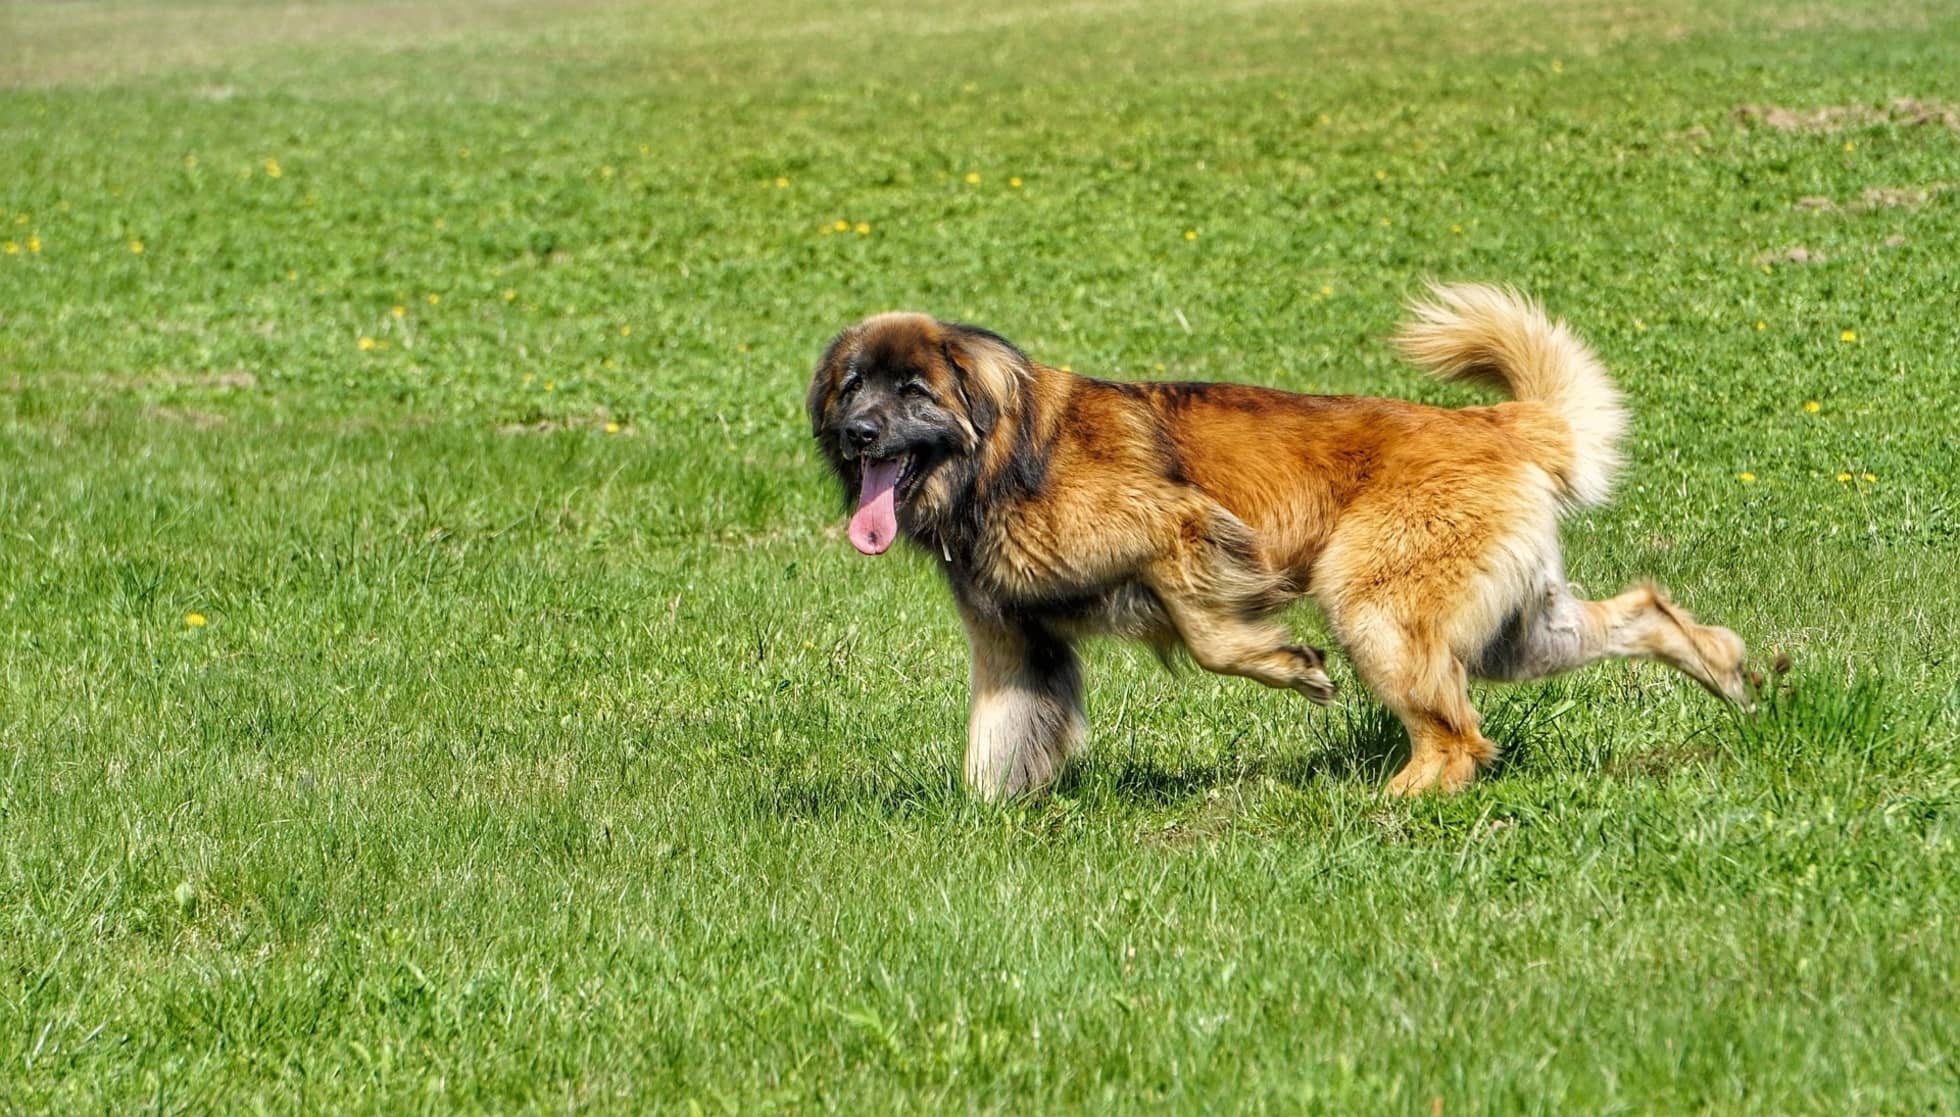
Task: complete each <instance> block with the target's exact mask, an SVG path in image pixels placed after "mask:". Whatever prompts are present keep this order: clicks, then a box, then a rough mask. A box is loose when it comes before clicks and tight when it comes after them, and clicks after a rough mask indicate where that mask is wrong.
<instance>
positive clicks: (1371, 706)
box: [755, 690, 1571, 819]
mask: <svg viewBox="0 0 1960 1117" xmlns="http://www.w3.org/2000/svg"><path fill="white" fill-rule="evenodd" d="M1479 700H1480V704H1482V705H1484V706H1486V707H1487V708H1488V711H1489V712H1488V716H1487V717H1486V718H1485V721H1484V727H1485V730H1486V732H1487V733H1488V734H1489V735H1490V736H1491V738H1492V739H1493V740H1496V741H1499V742H1501V743H1502V745H1503V746H1504V753H1503V756H1502V757H1501V758H1500V759H1499V761H1498V763H1497V765H1495V766H1494V767H1493V768H1492V769H1490V770H1489V771H1488V772H1487V776H1497V775H1500V774H1501V773H1502V771H1503V770H1504V768H1505V767H1506V766H1508V765H1510V764H1514V763H1518V762H1519V760H1520V758H1521V757H1522V758H1529V757H1530V756H1532V755H1533V754H1535V753H1537V752H1539V751H1541V750H1543V749H1545V747H1546V746H1547V745H1548V744H1549V743H1550V742H1551V741H1552V740H1553V739H1554V738H1555V736H1556V734H1557V732H1558V729H1557V726H1558V722H1559V719H1560V718H1561V717H1562V716H1563V715H1564V713H1565V712H1566V710H1568V709H1570V707H1571V703H1570V702H1565V701H1561V700H1560V699H1559V692H1557V691H1556V690H1535V691H1520V692H1510V693H1509V694H1504V693H1502V692H1498V693H1491V692H1486V693H1485V694H1482V695H1480V696H1479ZM1302 726H1303V733H1302V737H1303V740H1302V745H1303V747H1302V748H1300V749H1299V750H1297V751H1291V750H1289V751H1287V752H1285V753H1284V754H1281V755H1275V756H1251V757H1247V756H1238V755H1234V754H1233V753H1232V752H1231V751H1230V750H1229V749H1228V750H1225V752H1224V754H1223V755H1219V756H1216V757H1214V758H1211V759H1207V760H1203V761H1193V762H1190V763H1179V762H1176V760H1175V759H1174V758H1173V760H1172V762H1170V763H1165V762H1164V761H1163V760H1162V759H1160V758H1157V757H1146V756H1138V755H1133V754H1126V753H1124V752H1122V751H1121V748H1120V746H1117V745H1111V746H1106V747H1102V748H1099V749H1095V750H1092V751H1091V752H1090V754H1089V755H1088V756H1087V757H1086V758H1084V759H1083V761H1081V762H1080V763H1077V764H1075V765H1074V766H1072V767H1071V768H1070V769H1069V771H1068V772H1067V774H1065V775H1064V776H1063V778H1062V780H1061V782H1060V783H1059V784H1057V785H1056V787H1055V788H1054V791H1053V795H1052V797H1060V798H1069V799H1073V798H1076V797H1080V796H1085V795H1086V796H1091V797H1108V798H1112V799H1118V800H1125V801H1129V802H1133V803H1136V804H1139V805H1144V806H1174V805H1177V804H1180V803H1185V802H1189V801H1192V800H1197V799H1201V798H1203V797H1205V796H1206V795H1208V794H1210V793H1211V792H1212V791H1214V790H1217V789H1220V788H1227V787H1233V786H1238V785H1242V784H1247V783H1257V782H1262V781H1267V780H1270V781H1273V782H1275V783H1278V784H1280V785H1282V786H1285V787H1288V788H1292V789H1295V790H1304V789H1307V788H1309V787H1312V786H1314V785H1325V784H1329V783H1332V784H1351V785H1354V786H1356V787H1358V788H1361V789H1366V790H1374V789H1377V788H1380V787H1381V786H1382V785H1384V784H1386V783H1387V782H1388V779H1389V778H1390V777H1391V776H1393V775H1394V774H1395V772H1396V771H1398V770H1399V769H1400V768H1401V767H1402V765H1403V764H1405V763H1407V761H1408V758H1409V742H1408V737H1407V735H1406V734H1405V733H1404V732H1403V729H1402V724H1401V722H1400V721H1398V720H1397V719H1396V718H1395V715H1394V714H1392V713H1390V712H1389V711H1388V709H1387V708H1386V707H1384V706H1382V705H1381V704H1379V703H1377V702H1373V701H1369V700H1365V699H1356V700H1351V701H1348V702H1345V703H1342V704H1339V705H1337V706H1335V707H1333V708H1331V709H1329V710H1328V711H1327V712H1326V714H1325V715H1324V716H1319V717H1313V718H1310V719H1305V720H1303V722H1302ZM1527 762H1528V761H1527ZM958 763H959V757H958V755H957V753H948V754H946V755H945V756H940V755H938V754H937V753H926V754H921V755H912V756H900V755H892V756H889V757H887V758H886V759H885V760H884V762H883V763H873V764H869V765H867V766H865V767H861V768H856V769H852V770H841V771H836V770H833V771H820V772H810V771H804V772H799V773H796V774H793V775H791V774H784V775H782V776H780V777H779V778H776V779H773V780H768V781H767V782H766V786H764V787H762V788H759V789H758V792H757V794H756V801H755V805H756V809H757V810H758V811H760V812H762V813H764V814H766V815H770V816H774V817H793V818H801V819H836V818H842V817H844V816H847V815H866V814H869V815H874V816H882V817H887V818H900V817H916V816H920V815H928V814H931V815H944V814H949V813H957V812H959V811H962V810H966V809H969V808H976V807H979V806H980V805H979V804H976V803H975V802H974V800H972V798H971V797H970V796H969V795H968V794H967V792H966V789H965V788H964V787H963V786H962V785H961V782H960V776H959V768H958ZM1047 798H1051V796H1042V797H1038V798H1037V799H1035V800H1032V801H1033V802H1040V801H1042V800H1043V799H1047Z"/></svg>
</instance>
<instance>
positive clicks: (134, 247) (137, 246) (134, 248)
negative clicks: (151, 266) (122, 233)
mask: <svg viewBox="0 0 1960 1117" xmlns="http://www.w3.org/2000/svg"><path fill="white" fill-rule="evenodd" d="M129 250H130V251H131V252H134V253H135V254H136V255H138V256H141V255H142V254H143V242H142V241H140V240H133V241H130V242H129Z"/></svg>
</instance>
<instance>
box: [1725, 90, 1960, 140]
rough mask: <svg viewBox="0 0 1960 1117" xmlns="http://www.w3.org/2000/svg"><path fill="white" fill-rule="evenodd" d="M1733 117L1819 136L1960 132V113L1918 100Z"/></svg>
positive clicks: (1776, 108) (1743, 111) (1770, 109)
mask: <svg viewBox="0 0 1960 1117" xmlns="http://www.w3.org/2000/svg"><path fill="white" fill-rule="evenodd" d="M1731 115H1733V116H1734V118H1735V119H1736V121H1737V122H1738V123H1741V124H1744V125H1747V126H1750V127H1758V128H1768V129H1771V130H1772V131H1777V132H1804V133H1810V134H1819V133H1828V132H1843V131H1847V130H1849V129H1852V128H1873V127H1877V126H1879V125H1896V126H1900V127H1923V126H1925V125H1939V126H1941V127H1946V128H1951V129H1954V130H1955V131H1960V109H1956V108H1955V107H1954V106H1953V105H1950V104H1947V103H1945V102H1943V101H1922V100H1919V99H1918V98H1916V97H1894V98H1893V99H1892V100H1890V101H1887V102H1886V103H1885V104H1883V105H1879V106H1872V105H1822V106H1818V107H1816V108H1809V109H1792V108H1785V107H1784V106H1782V105H1740V106H1738V107H1737V108H1736V109H1735V111H1734V112H1733V113H1732V114H1731Z"/></svg>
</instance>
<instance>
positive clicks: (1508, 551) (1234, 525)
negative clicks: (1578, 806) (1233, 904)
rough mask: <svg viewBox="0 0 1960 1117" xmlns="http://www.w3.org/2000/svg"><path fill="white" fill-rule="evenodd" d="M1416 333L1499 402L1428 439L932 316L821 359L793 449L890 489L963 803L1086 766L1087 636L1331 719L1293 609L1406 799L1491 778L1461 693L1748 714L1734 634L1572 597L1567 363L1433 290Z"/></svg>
mask: <svg viewBox="0 0 1960 1117" xmlns="http://www.w3.org/2000/svg"><path fill="white" fill-rule="evenodd" d="M1413 309H1414V315H1413V318H1412V320H1411V322H1410V324H1409V325H1408V326H1407V327H1406V328H1405V329H1404V330H1403V332H1402V333H1401V335H1400V336H1399V338H1398V341H1399V342H1400V344H1401V346H1402V348H1403V351H1404V352H1405V353H1406V354H1407V355H1408V356H1410V357H1411V358H1412V359H1413V360H1414V361H1416V362H1417V363H1418V364H1420V365H1423V366H1425V367H1427V368H1429V369H1430V370H1431V371H1433V372H1436V373H1438V374H1440V375H1445V376H1457V377H1463V378H1467V379H1473V380H1479V381H1482V382H1485V383H1490V384H1493V385H1495V386H1498V387H1501V388H1504V389H1506V390H1507V391H1508V392H1509V393H1510V394H1511V395H1512V397H1513V398H1512V399H1511V400H1509V401H1507V402H1503V403H1498V404H1495V405H1492V406H1487V407H1468V408H1462V409H1458V410H1448V409H1442V408H1435V407H1427V406H1423V405H1420V404H1414V403H1407V402H1403V401H1398V400H1388V399H1370V398H1360V397H1344V396H1305V395H1295V394H1291V393H1287V392H1280V391H1274V390H1269V389H1264V388H1255V387H1245V386H1239V385H1229V384H1174V383H1114V382H1107V381H1100V380H1093V379H1089V378H1085V377H1080V376H1075V375H1072V374H1070V373H1066V372H1062V371H1059V370H1056V369H1052V368H1047V367H1045V366H1042V365H1039V364H1036V363H1034V362H1032V361H1030V360H1028V359H1027V358H1026V357H1024V356H1023V355H1022V354H1021V353H1020V352H1019V351H1018V350H1017V349H1015V348H1014V347H1013V346H1012V345H1011V344H1009V343H1007V342H1006V341H1004V340H1003V339H1001V338H999V337H997V336H996V335H993V334H991V333H988V332H986V331H984V330H978V329H974V328H972V327H966V326H959V325H954V324H948V323H943V322H939V321H935V320H934V319H931V318H928V317H925V316H923V315H909V314H888V315H881V316H878V317H874V318H871V319H867V320H866V321H865V322H863V323H861V324H859V325H858V326H855V327H853V328H852V329H849V330H846V331H845V332H844V333H843V334H840V335H839V336H838V338H837V339H836V340H835V341H834V342H833V343H832V345H831V347H830V349H829V350H828V351H827V352H826V353H825V355H824V358H823V360H822V361H821V362H820V364H819V365H818V368H817V372H816V376H815V379H814V381H813V383H812V385H811V391H810V397H809V407H810V415H811V420H812V425H813V429H814V431H815V433H816V436H817V438H818V441H819V444H820V445H821V446H822V447H823V449H824V451H825V454H826V457H827V458H828V459H829V461H830V463H831V465H832V466H833V468H834V469H835V470H836V471H837V473H838V475H839V477H840V479H841V480H842V481H843V483H844V485H845V487H846V490H847V492H848V491H852V490H854V489H855V488H856V486H858V485H859V484H860V482H861V481H862V480H863V478H864V477H865V476H866V473H865V470H866V469H867V468H870V467H869V466H868V465H867V463H872V462H891V461H899V462H902V463H903V464H902V465H901V466H898V467H893V468H899V469H901V470H902V471H903V472H902V476H903V477H904V482H903V485H902V486H901V488H900V489H899V490H898V494H899V495H898V498H897V499H898V501H899V503H898V505H897V509H898V510H897V524H898V526H899V528H900V529H901V530H902V532H903V533H904V534H905V535H906V536H907V537H909V538H911V539H912V540H913V541H914V542H915V543H917V544H918V545H920V546H921V547H922V548H923V549H924V550H925V551H926V552H927V553H928V554H930V555H931V556H932V557H933V558H934V560H935V561H937V562H938V563H939V564H940V565H941V567H942V569H943V570H944V572H945V574H946V576H947V578H948V581H949V582H950V584H951V586H952V589H953V593H954V595H955V597H956V599H957V601H958V604H959V609H960V615H961V618H962V620H963V621H964V623H965V625H966V628H967V634H968V638H969V642H970V644H971V646H972V652H973V677H972V687H973V695H972V697H973V702H972V713H971V720H970V724H969V739H968V752H967V760H966V776H967V779H968V781H969V783H970V784H971V785H972V787H973V788H974V790H975V791H976V792H977V793H979V794H981V795H983V796H988V797H996V796H1001V795H1007V794H1013V793H1017V792H1022V791H1029V790H1034V789H1038V788H1041V787H1044V786H1046V785H1047V784H1049V783H1050V782H1051V781H1052V780H1053V779H1055V778H1056V777H1057V776H1058V775H1059V774H1060V772H1061V770H1062V768H1063V765H1064V763H1065V762H1066V760H1067V758H1068V757H1069V756H1070V755H1072V754H1073V753H1074V752H1075V751H1077V750H1078V749H1079V748H1080V747H1081V745H1082V743H1083V740H1084V736H1085V733H1086V727H1085V724H1084V721H1083V716H1082V702H1081V671H1080V665H1079V662H1078V661H1077V659H1076V656H1075V654H1074V651H1073V647H1072V645H1073V643H1074V642H1075V641H1076V640H1078V639H1080V638H1082V637H1084V636H1089V635H1095V634H1099V633H1109V634H1115V635H1120V636H1125V637H1129V638H1133V639H1138V640H1142V641H1144V642H1146V643H1148V644H1150V645H1152V646H1153V647H1155V648H1157V649H1158V650H1159V651H1160V652H1168V651H1169V650H1170V649H1173V648H1175V647H1178V646H1182V647H1183V648H1185V649H1187V650H1188V651H1189V652H1190V654H1191V656H1192V658H1193V659H1195V660H1196V661H1197V662H1198V664H1199V665H1201V666H1203V667H1204V668H1206V669H1207V670H1211V671H1216V672H1222V673H1226V674H1233V675H1241V676H1245V677H1247V678H1251V679H1256V680H1258V681H1259V682H1261V683H1264V684H1266V685H1268V686H1274V687H1283V688H1288V689H1292V690H1296V691H1298V692H1300V693H1301V694H1303V695H1305V696H1307V697H1308V698H1310V699H1312V700H1314V701H1316V702H1321V703H1325V702H1327V701H1329V700H1331V698H1332V696H1333V686H1332V684H1331V682H1330V681H1329V680H1328V677H1327V675H1326V673H1325V671H1324V669H1323V665H1322V659H1321V653H1320V652H1319V651H1318V650H1316V649H1313V648H1308V647H1303V646H1301V645H1299V644H1296V643H1294V642H1292V640H1291V639H1290V637H1289V636H1288V635H1287V633H1286V631H1285V630H1284V628H1283V627H1281V626H1280V625H1279V624H1278V623H1277V622H1276V620H1275V619H1274V614H1275V613H1276V612H1277V611H1278V610H1279V609H1280V608H1281V607H1283V606H1284V605H1285V604H1286V603H1287V602H1289V601H1291V600H1292V599H1294V598H1295V597H1297V596H1299V595H1301V594H1303V593H1304V594H1311V595H1312V597H1313V598H1314V600H1315V601H1316V602H1317V603H1318V604H1319V606H1320V607H1321V609H1322V610H1323V611H1324V612H1325V613H1326V615H1327V618H1328V621H1329V622H1330V624H1331V626H1332V628H1333V631H1334V632H1335V634H1336V635H1337V637H1338V639H1339V640H1340V643H1341V645H1342V647H1343V648H1344V649H1345V650H1346V652H1347V654H1348V656H1349V658H1350V659H1351V661H1352V662H1353V665H1354V668H1355V670H1356V672H1357V673H1358V674H1359V675H1360V676H1361V678H1362V679H1363V681H1365V682H1366V683H1367V684H1368V686H1369V687H1370V689H1372V690H1373V691H1374V692H1375V693H1376V694H1377V695H1378V696H1379V697H1380V698H1381V699H1382V701H1384V702H1385V703H1386V704H1387V705H1388V706H1389V707H1390V708H1391V709H1392V710H1394V712H1395V713H1396V715H1397V716H1398V717H1399V718H1400V719H1401V720H1402V722H1403V724H1404V726H1405V727H1406V728H1407V730H1408V733H1409V739H1410V759H1409V762H1408V765H1407V766H1406V767H1405V768H1404V769H1403V770H1402V771H1401V772H1400V773H1399V774H1398V775H1397V776H1396V777H1395V778H1394V780H1393V781H1391V783H1390V785H1389V786H1390V790H1392V791H1394V792H1396V793H1399V794H1407V793H1412V792H1417V791H1422V790H1426V789H1429V788H1441V789H1444V790H1455V789H1458V788H1461V787H1462V786H1464V785H1465V784H1467V783H1468V782H1469V781H1470V780H1471V779H1472V778H1473V777H1474V775H1475V774H1476V771H1477V769H1478V767H1479V766H1480V765H1483V764H1486V763H1488V762H1489V761H1491V760H1492V759H1494V758H1495V756H1496V754H1497V749H1496V747H1495V746H1494V745H1493V744H1492V743H1491V742H1489V741H1488V740H1486V739H1485V738H1484V737H1483V735H1482V734H1481V733H1480V732H1479V729H1478V718H1477V713H1476V711H1475V710H1474V709H1472V708H1471V706H1470V702H1469V698H1468V694H1467V692H1466V684H1467V681H1468V679H1469V678H1471V677H1473V676H1475V677H1483V678H1494V679H1511V680H1518V679H1527V678H1536V677H1540V676H1544V675H1548V674H1553V673H1556V672H1559V671H1565V670H1570V669H1572V668H1576V667H1579V666H1582V665H1584V664H1586V663H1590V662H1593V661H1595V660H1597V659H1600V658H1604V657H1608V656H1646V657H1652V658H1657V659H1660V660H1662V661H1664V662H1666V663H1668V664H1670V665H1672V666H1674V667H1676V668H1678V669H1680V670H1681V671H1683V672H1685V673H1686V674H1688V675H1689V676H1690V677H1692V678H1694V679H1695V680H1696V681H1697V682H1699V683H1701V684H1702V685H1703V686H1704V687H1706V688H1708V689H1709V690H1710V691H1712V692H1714V693H1716V694H1718V695H1721V696H1723V697H1726V698H1728V699H1730V700H1731V701H1734V702H1737V703H1743V704H1746V703H1747V702H1748V701H1749V689H1748V685H1747V683H1746V681H1745V679H1744V675H1743V671H1742V657H1743V646H1742V642H1741V641H1740V640H1739V639H1738V638H1737V637H1736V636H1735V634H1734V633H1732V632H1730V631H1728V630H1727V629H1723V628H1716V627H1710V626H1704V625H1701V624H1698V623H1696V622H1695V621H1694V620H1693V618H1692V617H1690V616H1689V615H1688V614H1687V613H1685V612H1683V611H1682V610H1681V609H1679V608H1678V607H1676V606H1674V605H1673V604H1672V603H1671V602H1669V601H1668V599H1667V598H1666V596H1665V595H1664V594H1663V593H1661V591H1659V590H1657V589H1654V588H1652V587H1649V586H1637V587H1635V588H1633V589H1630V590H1628V591H1626V592H1625V593H1622V594H1620V595H1619V596H1617V597H1614V598H1611V599H1609V600H1606V601H1598V602H1594V601H1586V600H1583V599H1580V598H1578V597H1576V596H1574V595H1573V593H1572V592H1571V590H1570V588H1569V587H1568V586H1567V584H1566V582H1565V580H1564V576H1563V570H1562V565H1561V561H1560V558H1559V551H1558V538H1557V519H1558V515H1559V513H1560V511H1561V510H1562V509H1564V508H1568V507H1572V506H1577V505H1581V504H1591V503H1598V502H1600V501H1602V500H1604V499H1605V497H1606V495H1607V489H1608V486H1609V484H1610V480H1611V475H1612V472H1613V469H1614V468H1615V466H1616V464H1617V461H1618V458H1617V450H1616V445H1615V443H1616V440H1617V439H1618V437H1619V436H1620V434H1621V432H1622V429H1623V427H1624V423H1625V418H1624V412H1623V410H1622V409H1621V406H1620V402H1619V397H1618V394H1617V392H1616V391H1615V390H1614V388H1613V386H1612V384H1611V383H1610V381H1609V380H1608V379H1607V377H1606V375H1605V373H1604V371H1603V370H1602V369H1601V368H1600V367H1599V364H1598V362H1597V361H1596V360H1595V359H1594V358H1593V356H1592V354H1591V353H1590V352H1588V351H1587V350H1586V347H1585V346H1584V344H1583V343H1582V342H1580V341H1579V339H1578V338H1577V337H1576V336H1574V335H1573V334H1572V333H1571V331H1570V330H1569V329H1567V328H1566V327H1565V325H1564V324H1563V323H1554V322H1551V321H1549V320H1547V319H1546V317H1545V316H1544V315H1543V313H1542V312H1540V311H1539V310H1538V309H1537V308H1536V307H1535V306H1534V305H1532V304H1530V303H1528V302H1526V301H1524V300H1522V299H1520V298H1518V297H1517V296H1514V295H1511V294H1509V293H1507V292H1503V291H1499V290H1496V289H1493V288H1488V287H1476V286H1461V287H1448V288H1441V287H1439V288H1436V289H1435V290H1434V291H1433V293H1432V297H1431V299H1430V300H1428V301H1424V302H1420V303H1418V304H1416V306H1415V307H1414V308H1413ZM853 425H854V426H856V427H857V428H858V433H857V434H856V435H852V436H846V435H844V434H840V431H841V430H842V429H843V428H844V427H846V426H853ZM853 439H856V441H855V442H853ZM904 486H910V487H909V488H907V487H904ZM866 491H867V492H869V487H867V490H866ZM866 499H867V500H868V499H869V497H867V498H866Z"/></svg>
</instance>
